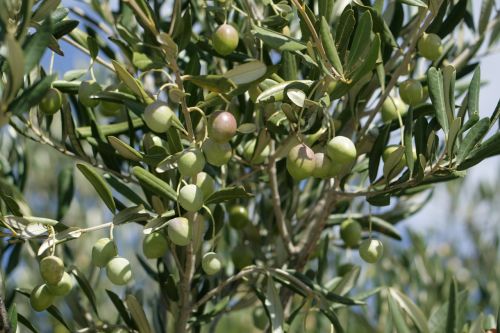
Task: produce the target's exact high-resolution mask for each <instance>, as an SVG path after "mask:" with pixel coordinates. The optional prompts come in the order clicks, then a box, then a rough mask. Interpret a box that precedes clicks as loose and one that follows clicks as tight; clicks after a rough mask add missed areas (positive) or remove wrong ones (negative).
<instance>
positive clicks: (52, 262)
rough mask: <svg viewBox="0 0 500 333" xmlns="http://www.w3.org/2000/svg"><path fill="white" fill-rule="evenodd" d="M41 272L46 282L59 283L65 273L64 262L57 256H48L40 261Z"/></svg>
mask: <svg viewBox="0 0 500 333" xmlns="http://www.w3.org/2000/svg"><path fill="white" fill-rule="evenodd" d="M40 274H41V275H42V278H43V279H44V281H45V282H47V283H49V284H57V283H58V282H59V281H61V278H62V276H63V274H64V262H63V261H62V260H61V258H58V257H56V256H48V257H45V258H43V259H42V260H41V261H40Z"/></svg>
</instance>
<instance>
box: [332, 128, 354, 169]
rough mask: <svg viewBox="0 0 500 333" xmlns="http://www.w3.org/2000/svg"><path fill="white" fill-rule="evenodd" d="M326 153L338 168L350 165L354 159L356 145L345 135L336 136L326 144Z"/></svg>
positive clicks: (345, 167)
mask: <svg viewBox="0 0 500 333" xmlns="http://www.w3.org/2000/svg"><path fill="white" fill-rule="evenodd" d="M326 154H327V155H328V157H330V159H331V160H332V162H333V164H334V165H335V167H336V168H337V169H338V170H345V169H347V168H350V167H352V165H353V164H354V162H355V161H356V156H357V151H356V146H354V143H353V142H352V141H351V139H349V138H347V137H345V136H336V137H334V138H333V139H331V140H330V141H328V143H327V145H326Z"/></svg>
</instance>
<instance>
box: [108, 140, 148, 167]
mask: <svg viewBox="0 0 500 333" xmlns="http://www.w3.org/2000/svg"><path fill="white" fill-rule="evenodd" d="M108 141H109V143H110V144H111V146H112V147H113V148H114V149H115V150H116V151H117V152H118V154H120V155H121V156H122V157H124V158H126V159H129V160H131V161H136V162H139V161H142V155H141V153H139V152H138V151H137V150H135V149H134V148H133V147H131V146H129V145H128V144H126V143H125V142H123V141H122V140H120V139H118V138H117V137H115V136H108Z"/></svg>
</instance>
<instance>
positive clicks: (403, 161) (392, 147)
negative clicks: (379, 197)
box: [382, 145, 417, 175]
mask: <svg viewBox="0 0 500 333" xmlns="http://www.w3.org/2000/svg"><path fill="white" fill-rule="evenodd" d="M399 147H400V146H398V145H390V146H387V147H386V148H385V149H384V152H383V154H382V160H383V161H384V163H387V161H388V160H389V157H390V156H391V155H392V154H393V153H394V152H395V151H396V150H397V149H398V148H399ZM416 159H417V151H416V150H415V148H414V149H413V160H416ZM405 166H406V154H403V155H401V159H400V160H399V162H398V164H396V166H394V168H393V170H392V171H391V174H392V175H397V174H399V173H400V172H401V171H403V169H404V168H405Z"/></svg>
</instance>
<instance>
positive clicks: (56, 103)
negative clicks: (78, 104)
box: [39, 88, 62, 115]
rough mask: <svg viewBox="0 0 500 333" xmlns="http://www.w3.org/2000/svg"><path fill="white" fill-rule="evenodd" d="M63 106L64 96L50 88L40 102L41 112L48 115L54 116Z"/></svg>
mask: <svg viewBox="0 0 500 333" xmlns="http://www.w3.org/2000/svg"><path fill="white" fill-rule="evenodd" d="M61 105H62V95H61V92H60V91H59V90H57V89H56V88H50V89H49V90H48V91H47V92H46V93H45V96H44V97H43V98H42V100H41V101H40V105H39V107H40V110H41V111H42V112H43V113H45V114H46V115H52V114H54V113H56V112H57V111H59V109H60V108H61Z"/></svg>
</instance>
